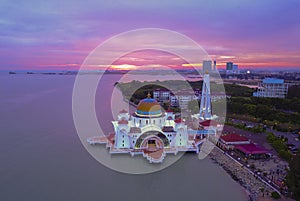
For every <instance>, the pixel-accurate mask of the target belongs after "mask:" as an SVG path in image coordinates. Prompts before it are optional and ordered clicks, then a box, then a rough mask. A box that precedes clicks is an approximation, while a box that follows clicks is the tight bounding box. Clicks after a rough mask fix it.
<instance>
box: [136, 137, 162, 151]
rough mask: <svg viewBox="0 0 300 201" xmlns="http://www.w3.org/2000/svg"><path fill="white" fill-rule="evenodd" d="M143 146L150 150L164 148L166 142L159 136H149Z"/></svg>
mask: <svg viewBox="0 0 300 201" xmlns="http://www.w3.org/2000/svg"><path fill="white" fill-rule="evenodd" d="M141 147H142V149H146V150H148V151H158V150H160V149H163V148H164V144H163V142H162V140H161V139H159V138H158V137H149V138H147V139H145V140H144V142H143V143H142V145H141Z"/></svg>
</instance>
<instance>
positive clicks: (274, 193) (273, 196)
mask: <svg viewBox="0 0 300 201" xmlns="http://www.w3.org/2000/svg"><path fill="white" fill-rule="evenodd" d="M271 197H272V198H274V199H276V200H278V199H280V198H281V196H280V195H279V193H277V192H276V191H273V192H272V193H271Z"/></svg>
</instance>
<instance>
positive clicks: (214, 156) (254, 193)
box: [209, 147, 274, 201]
mask: <svg viewBox="0 0 300 201" xmlns="http://www.w3.org/2000/svg"><path fill="white" fill-rule="evenodd" d="M209 157H210V159H211V160H212V161H213V162H214V163H216V164H217V165H219V166H220V167H221V168H222V169H223V170H224V171H226V172H227V173H228V174H229V175H230V177H231V178H232V179H233V180H234V181H236V182H237V183H238V184H239V185H240V186H241V187H242V188H243V189H244V191H245V193H246V194H247V195H248V198H249V201H257V200H258V199H259V197H261V194H262V192H261V190H260V189H261V188H264V189H265V192H266V191H268V192H269V193H271V192H273V191H274V190H273V189H271V188H270V187H269V186H267V185H265V184H264V183H263V182H261V181H260V180H259V179H257V178H256V177H255V175H253V174H251V173H250V172H249V171H248V170H246V168H245V167H244V166H241V165H240V164H239V163H237V162H236V161H233V160H232V159H231V158H229V157H228V156H227V155H226V154H225V153H224V152H223V151H222V150H220V149H219V148H218V147H215V148H214V149H213V150H212V151H211V153H210V154H209ZM265 197H267V196H265Z"/></svg>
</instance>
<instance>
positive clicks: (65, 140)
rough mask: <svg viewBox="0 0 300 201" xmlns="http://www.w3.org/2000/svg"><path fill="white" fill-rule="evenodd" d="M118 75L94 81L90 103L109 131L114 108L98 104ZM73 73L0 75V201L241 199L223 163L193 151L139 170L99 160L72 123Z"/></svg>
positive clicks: (104, 99)
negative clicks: (118, 168) (95, 87)
mask: <svg viewBox="0 0 300 201" xmlns="http://www.w3.org/2000/svg"><path fill="white" fill-rule="evenodd" d="M87 76H91V75H87ZM120 76H121V75H107V76H105V77H104V78H103V80H101V82H100V83H101V88H100V89H99V90H98V91H100V93H99V92H98V94H97V96H99V98H97V100H99V101H100V103H99V101H98V102H97V105H96V106H97V107H96V108H97V110H100V111H101V112H100V113H101V115H100V116H98V118H99V121H101V126H103V128H104V130H105V132H110V131H112V130H111V129H112V126H111V124H110V121H111V120H112V118H113V117H112V116H113V115H112V114H111V112H110V110H106V109H104V108H107V107H108V106H109V107H110V94H111V90H112V89H113V84H114V83H115V82H116V81H118V80H119V79H120ZM74 80H75V76H74V75H24V74H23V75H21V74H16V75H8V74H6V73H5V74H4V73H2V74H1V75H0V137H1V140H0V201H10V200H11V201H21V200H22V201H23V200H25V201H55V200H58V201H77V200H78V201H89V200H99V201H110V200H113V201H115V200H139V201H140V200H143V201H147V200H151V201H153V200H156V201H160V200H174V201H177V200H178V201H179V200H180V201H181V200H201V201H245V200H247V196H246V195H245V193H244V191H243V190H242V188H241V187H240V186H239V185H238V184H237V183H236V182H235V181H233V180H232V179H231V178H230V176H229V175H227V173H226V172H225V171H224V170H223V169H221V168H220V167H219V166H217V165H216V164H214V163H213V162H212V161H211V160H210V159H205V160H202V161H200V160H198V159H197V155H195V154H185V155H184V156H183V157H182V158H181V159H180V160H178V161H177V162H176V163H175V164H173V165H171V166H170V167H168V168H166V169H164V170H162V171H159V172H156V173H151V174H145V175H129V174H123V173H119V172H116V171H113V170H111V169H108V168H107V167H105V166H103V165H101V164H100V163H98V162H97V161H96V160H95V159H94V158H92V157H91V156H90V154H89V153H88V152H87V151H86V149H85V148H84V147H83V146H82V144H81V141H80V140H79V137H78V135H77V133H76V130H75V127H74V123H73V118H72V89H73V83H74ZM143 160H145V159H143ZM149 165H151V164H149Z"/></svg>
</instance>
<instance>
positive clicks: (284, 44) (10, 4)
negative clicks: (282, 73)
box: [0, 0, 300, 70]
mask: <svg viewBox="0 0 300 201" xmlns="http://www.w3.org/2000/svg"><path fill="white" fill-rule="evenodd" d="M0 5H1V7H0V11H1V12H0V27H1V28H0V57H1V61H0V69H13V70H17V69H41V70H43V69H68V70H76V69H78V68H79V67H80V65H81V64H82V62H83V61H84V59H85V57H86V56H87V55H88V54H89V52H91V51H92V50H93V49H94V48H96V47H97V46H98V45H99V44H101V43H102V42H104V41H105V40H106V39H108V38H110V37H112V36H114V35H116V34H119V33H121V32H124V31H130V30H132V29H139V28H148V27H155V28H162V29H170V30H173V31H177V32H179V33H182V34H184V35H186V36H188V37H190V38H191V39H193V40H195V41H196V42H197V43H199V44H200V45H201V46H202V47H203V48H204V49H205V50H206V51H207V53H208V54H209V55H210V56H211V57H212V59H216V60H217V65H218V68H220V67H221V68H224V67H225V63H226V62H228V61H232V62H234V63H236V64H238V65H239V68H253V69H255V68H268V67H274V68H277V69H278V68H285V67H286V68H295V69H296V68H299V67H300V56H299V55H300V50H299V47H300V40H299V39H298V36H299V34H300V26H299V25H300V22H299V20H298V19H299V17H300V14H299V13H298V11H297V8H298V6H299V5H300V2H298V1H296V0H291V1H279V0H272V1H271V0H269V1H255V2H253V1H243V2H241V1H237V0H230V1H226V2H225V1H214V2H210V1H188V2H186V1H176V2H173V1H163V2H162V1H151V2H140V1H93V0H90V1H87V2H82V1H72V4H71V3H70V2H60V1H57V0H55V1H51V2H50V1H47V2H40V1H35V0H29V1H26V2H22V1H21V2H18V1H1V3H0ZM122 45H126V44H120V48H121V46H122ZM152 54H153V53H151V52H149V53H148V55H147V54H145V52H143V54H142V55H138V54H135V57H128V60H123V61H124V62H123V63H122V64H124V65H127V67H132V66H135V65H138V66H143V65H149V61H148V63H147V62H145V63H143V61H140V62H139V63H138V64H137V63H134V62H133V61H134V59H135V58H139V59H142V60H143V58H145V57H146V58H147V57H152ZM154 55H155V54H154ZM166 55H168V54H166ZM143 56H144V57H143ZM169 56H170V55H169ZM152 58H153V57H152ZM172 58H174V61H176V57H172V55H171V56H170V57H167V56H163V57H162V59H161V60H160V58H159V57H157V58H156V59H154V61H152V62H150V63H151V64H152V65H154V66H155V65H164V62H165V60H168V59H170V60H169V61H171V60H172ZM144 60H146V59H144ZM122 64H121V63H120V65H122ZM180 64H181V65H182V63H180ZM170 65H172V62H171V64H170ZM174 65H175V64H174ZM121 67H122V66H121ZM123 67H125V68H126V66H123ZM183 67H184V65H183ZM116 69H118V68H116Z"/></svg>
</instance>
